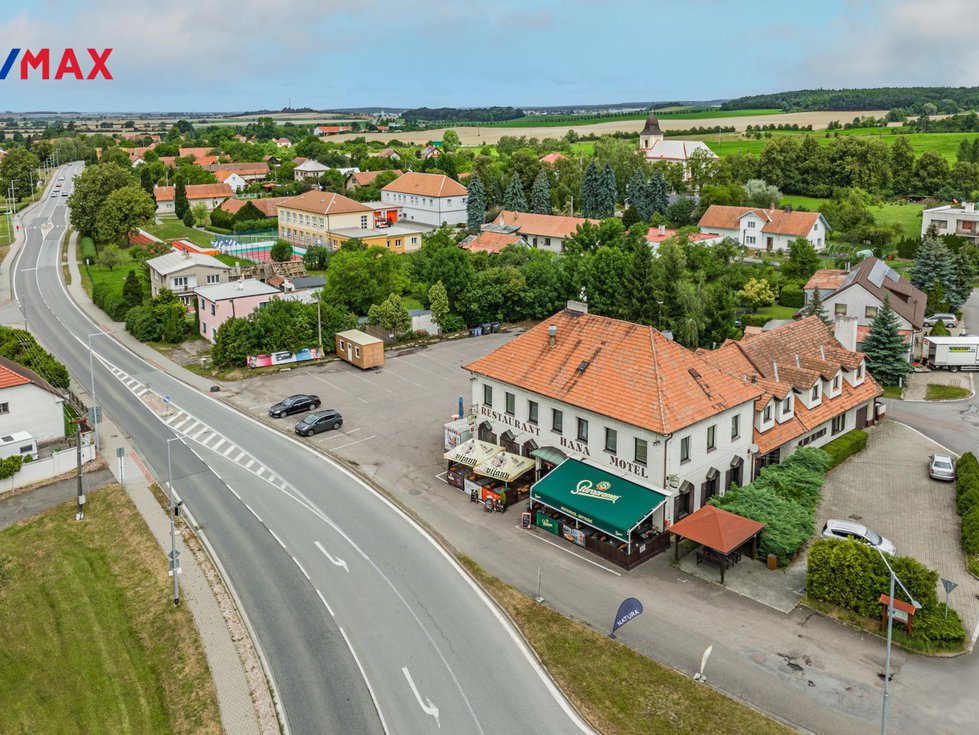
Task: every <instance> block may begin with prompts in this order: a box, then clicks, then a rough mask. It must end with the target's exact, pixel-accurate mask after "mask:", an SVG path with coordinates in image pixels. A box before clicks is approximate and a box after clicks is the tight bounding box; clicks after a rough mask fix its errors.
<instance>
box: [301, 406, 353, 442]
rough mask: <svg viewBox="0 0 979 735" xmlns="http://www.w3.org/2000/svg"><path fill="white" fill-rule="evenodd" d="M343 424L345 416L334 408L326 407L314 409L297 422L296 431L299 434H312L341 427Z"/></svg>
mask: <svg viewBox="0 0 979 735" xmlns="http://www.w3.org/2000/svg"><path fill="white" fill-rule="evenodd" d="M341 426H343V416H341V415H340V412H339V411H336V410H335V409H332V408H324V409H323V410H322V411H314V412H313V413H311V414H309V416H307V417H305V418H304V419H303V420H302V421H300V422H299V423H298V424H296V433H297V434H299V436H312V435H313V434H319V433H320V432H321V431H327V430H329V429H339V428H340V427H341Z"/></svg>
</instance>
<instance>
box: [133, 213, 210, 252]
mask: <svg viewBox="0 0 979 735" xmlns="http://www.w3.org/2000/svg"><path fill="white" fill-rule="evenodd" d="M160 219H161V220H162V222H163V223H162V224H159V225H158V224H151V225H146V226H145V227H143V229H144V230H146V231H147V232H148V233H150V234H151V235H155V236H156V237H158V238H160V239H161V240H190V241H191V242H192V243H194V244H195V245H200V246H201V247H210V245H211V242H212V240H213V236H212V235H211V234H210V233H207V232H201V231H200V230H195V229H194V228H193V227H187V226H186V225H185V224H184V223H183V222H181V221H180V220H179V219H177V218H176V217H161V218H160Z"/></svg>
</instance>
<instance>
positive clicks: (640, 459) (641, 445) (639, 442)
mask: <svg viewBox="0 0 979 735" xmlns="http://www.w3.org/2000/svg"><path fill="white" fill-rule="evenodd" d="M648 457H649V444H648V443H647V442H646V440H645V439H638V438H637V439H636V449H635V459H636V464H641V465H644V464H646V460H647V459H648Z"/></svg>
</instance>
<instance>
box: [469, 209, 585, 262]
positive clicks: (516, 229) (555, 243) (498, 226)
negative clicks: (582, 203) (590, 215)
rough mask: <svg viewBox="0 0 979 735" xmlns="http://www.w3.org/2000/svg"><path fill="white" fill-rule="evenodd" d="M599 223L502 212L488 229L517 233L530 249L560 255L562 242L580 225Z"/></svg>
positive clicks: (572, 218) (554, 216)
mask: <svg viewBox="0 0 979 735" xmlns="http://www.w3.org/2000/svg"><path fill="white" fill-rule="evenodd" d="M600 221H601V220H597V219H591V220H589V219H585V218H584V217H565V216H563V215H556V214H531V213H530V212H510V211H508V210H503V211H502V212H500V214H499V215H498V216H497V218H496V219H495V220H493V224H492V225H491V226H489V227H488V229H495V230H497V231H503V232H510V233H517V234H519V235H520V236H521V237H523V239H524V240H525V241H526V242H527V244H528V245H530V247H532V248H539V249H541V250H550V251H551V252H553V253H560V252H561V251H562V250H563V249H564V241H565V240H567V239H568V238H569V237H571V236H572V235H573V234H575V233H576V232H577V231H578V228H579V227H580V226H581V225H583V224H584V223H585V222H591V223H592V224H594V225H597V224H599V222H600Z"/></svg>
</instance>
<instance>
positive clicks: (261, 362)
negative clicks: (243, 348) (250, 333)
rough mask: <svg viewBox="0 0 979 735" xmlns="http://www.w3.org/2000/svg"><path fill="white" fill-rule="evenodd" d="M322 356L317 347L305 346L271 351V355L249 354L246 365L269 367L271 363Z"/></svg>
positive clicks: (283, 363)
mask: <svg viewBox="0 0 979 735" xmlns="http://www.w3.org/2000/svg"><path fill="white" fill-rule="evenodd" d="M321 357H323V350H321V349H320V348H319V347H307V348H306V349H304V350H300V351H299V352H273V353H272V354H271V355H249V356H248V359H247V365H248V367H250V368H257V367H270V366H273V365H288V364H289V363H292V362H306V361H307V360H318V359H320V358H321Z"/></svg>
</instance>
